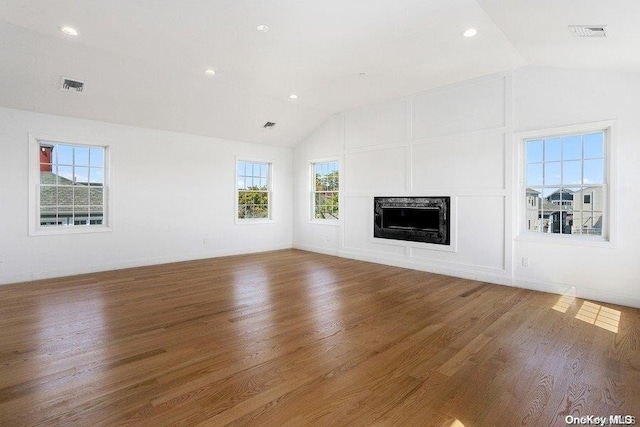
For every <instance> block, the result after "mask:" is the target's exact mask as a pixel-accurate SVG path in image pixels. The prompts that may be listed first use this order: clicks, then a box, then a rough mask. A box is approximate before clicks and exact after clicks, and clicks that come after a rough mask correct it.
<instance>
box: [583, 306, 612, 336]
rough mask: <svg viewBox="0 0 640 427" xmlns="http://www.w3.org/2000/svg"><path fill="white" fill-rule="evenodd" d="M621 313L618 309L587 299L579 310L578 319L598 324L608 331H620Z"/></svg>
mask: <svg viewBox="0 0 640 427" xmlns="http://www.w3.org/2000/svg"><path fill="white" fill-rule="evenodd" d="M620 314H621V313H620V312H619V311H618V310H614V309H612V308H608V307H604V306H602V305H600V304H595V303H592V302H589V301H585V302H583V303H582V307H580V310H578V314H576V319H578V320H582V321H583V322H587V323H590V324H592V325H596V326H598V327H600V328H602V329H606V330H607V331H611V332H615V333H618V325H619V324H620Z"/></svg>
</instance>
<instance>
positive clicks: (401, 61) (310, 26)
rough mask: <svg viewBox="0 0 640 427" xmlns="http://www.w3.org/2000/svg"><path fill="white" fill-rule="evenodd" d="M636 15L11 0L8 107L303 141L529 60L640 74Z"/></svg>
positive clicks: (532, 8) (541, 3) (340, 4)
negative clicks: (376, 106) (353, 116)
mask: <svg viewBox="0 0 640 427" xmlns="http://www.w3.org/2000/svg"><path fill="white" fill-rule="evenodd" d="M638 18H640V2H638V1H636V0H612V1H602V0H562V1H558V0H394V1H389V0H348V1H346V0H322V1H311V0H161V1H159V0H92V1H87V0H48V1H44V0H0V106H3V107H8V108H17V109H24V110H30V111H36V112H43V113H49V114H56V115H63V116H72V117H80V118H86V119H94V120H101V121H106V122H112V123H119V124H125V125H134V126H140V127H148V128H155V129H163V130H171V131H178V132H185V133H191V134H197V135H206V136H214V137H220V138H227V139H233V140H240V141H250V142H257V143H266V144H272V145H281V146H293V145H294V144H295V143H296V142H298V141H300V140H301V139H303V138H304V137H305V136H306V135H308V134H309V133H310V132H311V131H312V130H313V129H314V128H315V127H317V126H318V125H319V124H320V123H322V122H323V121H324V120H325V119H326V118H328V117H329V116H330V115H331V114H334V113H336V112H339V111H343V110H346V109H350V108H354V107H357V106H360V105H364V104H368V103H372V102H376V101H380V100H384V99H388V98H393V97H399V96H404V95H408V94H411V93H414V92H418V91H421V90H426V89H429V88H433V87H437V86H443V85H446V84H450V83H454V82H457V81H461V80H466V79H470V78H474V77H478V76H482V75H486V74H491V73H495V72H499V71H503V70H506V69H510V68H512V67H517V66H521V65H525V64H540V65H549V66H559V67H576V68H592V69H612V70H622V71H630V72H640V26H638V24H637V22H636V21H637V20H638ZM575 24H588V25H607V33H608V36H607V37H606V38H575V37H573V36H572V35H571V34H570V33H569V31H568V28H567V26H568V25H575ZM64 25H69V26H72V27H74V28H75V29H77V31H78V35H77V36H75V37H74V36H69V35H66V34H63V33H62V32H61V31H60V27H61V26H64ZM259 25H267V26H268V27H269V31H267V32H260V31H257V29H256V28H257V27H258V26H259ZM468 28H476V29H477V31H478V34H477V35H476V36H475V37H472V38H465V37H463V36H462V32H463V31H464V30H466V29H468ZM206 69H213V70H215V72H216V74H215V75H213V76H208V75H206V74H205V73H204V71H205V70H206ZM62 76H65V77H70V78H74V79H78V80H83V81H85V82H87V86H86V91H85V93H84V94H82V95H79V94H75V93H68V92H64V91H61V90H60V89H59V88H60V79H61V77H62ZM291 94H296V95H297V96H298V98H297V99H291V98H290V95H291ZM266 121H271V122H276V123H277V125H276V126H275V127H273V128H271V129H263V128H262V125H263V124H264V123H265V122H266Z"/></svg>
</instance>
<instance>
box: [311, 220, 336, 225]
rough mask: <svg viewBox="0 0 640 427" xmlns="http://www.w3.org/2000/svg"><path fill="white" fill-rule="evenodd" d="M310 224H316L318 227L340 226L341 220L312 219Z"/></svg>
mask: <svg viewBox="0 0 640 427" xmlns="http://www.w3.org/2000/svg"><path fill="white" fill-rule="evenodd" d="M309 223H310V224H316V225H333V226H337V225H340V220H339V219H311V220H309Z"/></svg>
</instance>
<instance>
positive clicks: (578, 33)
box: [569, 25, 607, 37]
mask: <svg viewBox="0 0 640 427" xmlns="http://www.w3.org/2000/svg"><path fill="white" fill-rule="evenodd" d="M569 31H570V32H571V34H572V35H573V36H574V37H607V26H606V25H569Z"/></svg>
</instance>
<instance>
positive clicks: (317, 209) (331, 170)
mask: <svg viewBox="0 0 640 427" xmlns="http://www.w3.org/2000/svg"><path fill="white" fill-rule="evenodd" d="M311 169H312V175H313V178H312V189H311V192H312V209H311V211H312V212H313V219H315V220H337V219H338V218H339V217H340V216H339V212H340V209H339V202H338V200H339V192H338V190H339V185H340V184H339V181H340V169H339V164H338V162H337V161H330V162H318V163H312V164H311Z"/></svg>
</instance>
